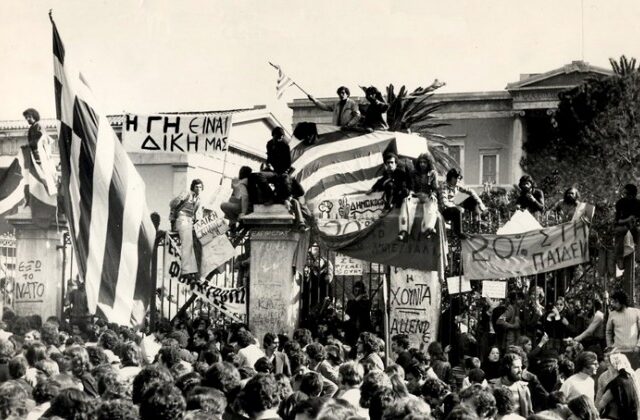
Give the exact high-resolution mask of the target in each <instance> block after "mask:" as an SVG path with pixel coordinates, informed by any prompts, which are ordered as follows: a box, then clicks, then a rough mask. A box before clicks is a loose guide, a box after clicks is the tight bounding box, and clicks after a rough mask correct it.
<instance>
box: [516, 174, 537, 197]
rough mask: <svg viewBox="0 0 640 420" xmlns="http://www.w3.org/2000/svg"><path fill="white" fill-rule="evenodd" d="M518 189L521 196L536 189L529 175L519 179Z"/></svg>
mask: <svg viewBox="0 0 640 420" xmlns="http://www.w3.org/2000/svg"><path fill="white" fill-rule="evenodd" d="M518 187H520V191H521V193H522V194H528V193H531V192H532V191H533V189H534V188H535V187H536V184H535V182H533V178H532V177H531V175H523V176H522V177H520V181H518Z"/></svg>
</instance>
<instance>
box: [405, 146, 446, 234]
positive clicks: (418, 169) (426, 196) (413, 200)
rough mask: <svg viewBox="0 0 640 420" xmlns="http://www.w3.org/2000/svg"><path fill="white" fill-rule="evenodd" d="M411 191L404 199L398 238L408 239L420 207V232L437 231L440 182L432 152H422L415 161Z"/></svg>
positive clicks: (429, 232)
mask: <svg viewBox="0 0 640 420" xmlns="http://www.w3.org/2000/svg"><path fill="white" fill-rule="evenodd" d="M409 177H410V182H409V187H408V188H409V189H410V193H409V194H408V195H407V196H406V197H405V198H404V200H403V201H402V205H401V206H400V217H399V218H398V231H399V233H398V240H400V241H406V240H407V238H408V236H409V234H410V233H411V229H412V227H413V222H414V220H415V217H416V210H417V209H418V207H420V208H422V223H421V225H420V232H422V234H423V235H427V236H429V235H431V234H433V233H435V227H436V221H437V219H438V182H437V174H436V170H435V161H434V159H433V156H432V155H431V153H428V152H426V153H421V154H420V156H418V158H417V159H416V160H415V162H414V168H413V171H411V172H410V174H409Z"/></svg>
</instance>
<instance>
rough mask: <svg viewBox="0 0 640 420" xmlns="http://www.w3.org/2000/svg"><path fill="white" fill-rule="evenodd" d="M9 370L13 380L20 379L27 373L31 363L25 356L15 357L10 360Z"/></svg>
mask: <svg viewBox="0 0 640 420" xmlns="http://www.w3.org/2000/svg"><path fill="white" fill-rule="evenodd" d="M8 369H9V376H11V379H20V378H22V377H23V376H24V375H25V374H26V373H27V369H29V362H27V359H25V357H24V356H15V357H13V358H12V359H11V360H9V365H8Z"/></svg>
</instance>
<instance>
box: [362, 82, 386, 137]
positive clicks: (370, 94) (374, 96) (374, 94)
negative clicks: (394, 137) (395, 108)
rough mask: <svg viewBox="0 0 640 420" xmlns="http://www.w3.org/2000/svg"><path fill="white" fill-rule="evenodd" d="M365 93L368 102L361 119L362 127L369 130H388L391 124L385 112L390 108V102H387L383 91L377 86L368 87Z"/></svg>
mask: <svg viewBox="0 0 640 420" xmlns="http://www.w3.org/2000/svg"><path fill="white" fill-rule="evenodd" d="M364 94H365V97H366V98H367V102H368V104H367V109H366V111H365V113H364V117H363V118H362V121H361V123H362V127H363V128H364V130H365V131H367V132H373V131H375V130H383V131H387V130H388V129H389V125H388V124H387V121H386V119H385V117H384V114H385V113H386V112H387V110H388V109H389V104H387V102H386V101H385V100H384V97H383V96H382V93H381V92H380V91H379V90H378V88H376V87H375V86H369V87H368V88H366V89H365V90H364Z"/></svg>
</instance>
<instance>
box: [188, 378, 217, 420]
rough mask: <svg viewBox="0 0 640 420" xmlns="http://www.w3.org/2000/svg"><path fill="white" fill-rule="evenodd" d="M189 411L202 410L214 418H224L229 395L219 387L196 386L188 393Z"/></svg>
mask: <svg viewBox="0 0 640 420" xmlns="http://www.w3.org/2000/svg"><path fill="white" fill-rule="evenodd" d="M186 401H187V408H186V409H187V411H195V410H200V411H202V412H204V413H207V414H208V415H210V416H212V417H214V418H222V415H223V414H224V411H225V410H226V408H227V397H225V395H224V393H223V392H222V391H220V390H218V389H213V388H209V387H205V386H196V387H194V388H192V390H191V391H190V392H189V393H188V394H187V395H186Z"/></svg>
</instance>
